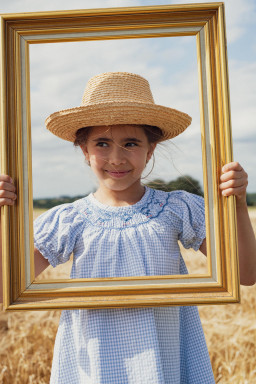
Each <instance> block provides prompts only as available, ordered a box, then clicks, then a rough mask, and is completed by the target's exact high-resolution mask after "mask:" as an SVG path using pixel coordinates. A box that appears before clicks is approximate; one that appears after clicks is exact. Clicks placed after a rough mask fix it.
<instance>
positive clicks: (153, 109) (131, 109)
mask: <svg viewBox="0 0 256 384" xmlns="http://www.w3.org/2000/svg"><path fill="white" fill-rule="evenodd" d="M191 121H192V119H191V117H190V116H189V115H187V114H186V113H183V112H180V111H178V110H176V109H172V108H168V107H164V106H161V105H157V104H145V103H134V102H119V103H117V102H109V103H100V104H93V105H87V106H81V107H76V108H71V109H65V110H63V111H58V112H55V113H53V114H51V115H50V116H49V117H48V118H47V119H46V120H45V124H46V128H47V129H48V130H49V131H51V132H52V133H53V134H54V135H56V136H58V137H60V138H61V139H64V140H68V141H72V142H74V141H75V138H76V131H77V130H78V129H80V128H83V127H92V126H102V125H106V126H108V125H119V124H138V125H152V126H157V127H158V128H160V129H161V130H162V132H163V139H162V140H168V139H171V138H173V137H175V136H177V135H179V134H180V133H182V132H183V131H184V130H185V129H186V128H187V127H188V126H189V125H190V124H191Z"/></svg>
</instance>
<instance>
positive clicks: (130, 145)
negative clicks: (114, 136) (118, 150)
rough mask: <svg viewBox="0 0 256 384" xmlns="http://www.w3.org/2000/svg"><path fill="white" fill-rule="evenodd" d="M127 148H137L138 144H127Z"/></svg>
mask: <svg viewBox="0 0 256 384" xmlns="http://www.w3.org/2000/svg"><path fill="white" fill-rule="evenodd" d="M125 146H126V147H137V146H138V144H137V143H126V144H125Z"/></svg>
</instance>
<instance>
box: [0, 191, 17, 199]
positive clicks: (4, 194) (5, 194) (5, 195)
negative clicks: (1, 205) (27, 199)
mask: <svg viewBox="0 0 256 384" xmlns="http://www.w3.org/2000/svg"><path fill="white" fill-rule="evenodd" d="M0 198H2V199H5V198H7V199H11V200H16V198H17V196H16V194H15V193H14V192H10V191H6V190H4V189H3V190H0Z"/></svg>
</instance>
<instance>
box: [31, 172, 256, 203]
mask: <svg viewBox="0 0 256 384" xmlns="http://www.w3.org/2000/svg"><path fill="white" fill-rule="evenodd" d="M146 185H147V186H149V187H150V188H154V189H160V190H162V191H166V192H171V191H177V190H183V191H187V192H190V193H194V194H195V195H199V196H203V194H204V192H203V188H202V187H201V185H200V182H199V181H198V180H196V179H194V178H193V177H191V176H180V177H178V178H177V179H175V180H172V181H169V182H165V181H163V180H161V179H155V180H153V181H151V182H150V183H147V184H146ZM85 196H86V195H83V196H81V195H78V196H73V197H70V196H60V197H54V198H43V199H34V200H33V204H34V208H41V209H50V208H52V207H55V206H57V205H60V204H65V203H73V202H74V201H75V200H78V199H81V198H83V197H85ZM247 205H248V206H256V193H248V194H247Z"/></svg>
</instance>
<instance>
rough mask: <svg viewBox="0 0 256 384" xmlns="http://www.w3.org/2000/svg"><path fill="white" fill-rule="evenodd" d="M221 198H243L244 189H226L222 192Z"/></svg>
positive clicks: (243, 187)
mask: <svg viewBox="0 0 256 384" xmlns="http://www.w3.org/2000/svg"><path fill="white" fill-rule="evenodd" d="M221 193H222V195H223V196H231V195H234V196H237V197H245V195H246V187H245V186H242V187H238V188H226V189H224V190H223V191H222V192H221Z"/></svg>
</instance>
